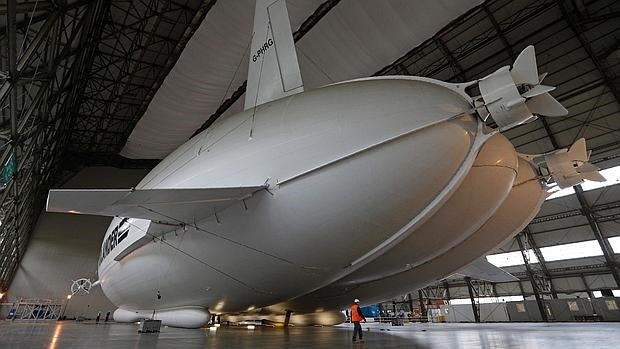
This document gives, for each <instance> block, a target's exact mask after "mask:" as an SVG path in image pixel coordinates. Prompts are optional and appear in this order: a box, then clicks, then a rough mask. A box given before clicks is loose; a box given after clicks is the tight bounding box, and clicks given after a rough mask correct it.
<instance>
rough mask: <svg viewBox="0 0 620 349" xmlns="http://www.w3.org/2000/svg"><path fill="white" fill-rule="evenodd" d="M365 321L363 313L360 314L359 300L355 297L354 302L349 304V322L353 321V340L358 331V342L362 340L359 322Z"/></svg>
mask: <svg viewBox="0 0 620 349" xmlns="http://www.w3.org/2000/svg"><path fill="white" fill-rule="evenodd" d="M362 321H364V322H366V318H365V317H364V314H362V308H360V300H359V299H356V300H355V303H353V305H352V306H351V322H352V323H353V341H354V342H355V341H356V340H357V339H356V337H357V334H358V333H359V337H360V342H363V341H364V340H363V339H362V325H360V322H362Z"/></svg>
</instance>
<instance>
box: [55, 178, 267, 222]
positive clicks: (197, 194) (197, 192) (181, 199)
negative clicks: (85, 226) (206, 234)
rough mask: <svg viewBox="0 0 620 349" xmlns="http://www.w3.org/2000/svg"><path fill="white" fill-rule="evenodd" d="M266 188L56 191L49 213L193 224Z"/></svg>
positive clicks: (262, 186) (261, 186)
mask: <svg viewBox="0 0 620 349" xmlns="http://www.w3.org/2000/svg"><path fill="white" fill-rule="evenodd" d="M264 188H265V186H264V185H260V186H248V187H225V188H197V189H176V188H171V189H94V190H90V189H85V190H82V189H54V190H50V192H49V196H48V197H47V211H48V212H59V213H74V214H87V215H98V216H118V217H128V218H139V219H148V220H151V221H154V222H161V223H169V224H180V223H193V222H197V221H199V220H201V219H204V218H207V217H209V216H211V215H213V214H214V212H215V211H216V210H221V209H223V208H224V207H226V206H228V205H230V204H232V203H234V202H239V201H241V200H243V199H246V198H249V197H250V196H252V194H254V193H256V192H257V191H259V190H262V189H264Z"/></svg>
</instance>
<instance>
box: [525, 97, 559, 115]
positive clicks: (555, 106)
mask: <svg viewBox="0 0 620 349" xmlns="http://www.w3.org/2000/svg"><path fill="white" fill-rule="evenodd" d="M525 105H527V107H528V109H529V110H530V112H532V114H538V115H544V116H564V115H567V114H568V110H566V108H564V106H563V105H562V104H560V102H558V101H557V100H556V99H555V98H553V97H551V95H550V94H548V93H546V92H545V93H543V94H540V95H538V96H534V97H532V98H530V99H529V100H528V101H527V102H525Z"/></svg>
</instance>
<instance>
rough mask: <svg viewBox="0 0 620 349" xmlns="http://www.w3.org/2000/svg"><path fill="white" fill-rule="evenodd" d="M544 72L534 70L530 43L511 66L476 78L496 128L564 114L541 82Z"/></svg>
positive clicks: (551, 87)
mask: <svg viewBox="0 0 620 349" xmlns="http://www.w3.org/2000/svg"><path fill="white" fill-rule="evenodd" d="M546 76H547V73H543V74H538V69H537V67H536V53H535V51H534V46H531V45H530V46H528V47H526V48H525V49H524V50H523V51H522V52H521V53H520V54H519V56H518V57H517V59H516V60H515V62H514V64H513V65H512V68H511V67H508V66H504V67H502V68H499V69H498V70H497V71H495V72H494V73H492V74H490V75H488V76H486V77H484V78H482V79H480V80H479V81H478V87H479V88H480V93H481V95H482V99H483V101H484V106H485V107H486V110H487V111H488V112H489V113H490V114H491V116H492V117H493V120H494V121H495V123H496V124H497V125H498V127H499V129H500V131H503V130H505V129H509V128H512V127H515V126H517V125H520V124H523V123H526V122H530V121H532V120H534V119H535V118H536V117H537V116H564V115H567V114H568V110H566V108H564V107H563V106H562V104H560V102H558V101H557V100H556V99H555V98H553V97H552V96H551V94H549V92H551V91H553V90H555V87H553V86H547V85H543V84H542V82H543V80H544V79H545V77H546Z"/></svg>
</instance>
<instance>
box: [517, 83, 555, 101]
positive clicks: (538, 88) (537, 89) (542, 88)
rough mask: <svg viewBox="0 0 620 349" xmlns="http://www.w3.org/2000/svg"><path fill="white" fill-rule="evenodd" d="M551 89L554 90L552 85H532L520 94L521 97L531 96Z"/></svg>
mask: <svg viewBox="0 0 620 349" xmlns="http://www.w3.org/2000/svg"><path fill="white" fill-rule="evenodd" d="M553 90H555V87H554V86H545V85H536V86H534V87H532V88H531V89H529V90H528V91H526V92H525V93H524V94H522V95H521V97H525V98H532V97H536V96H538V95H541V94H543V93H547V92H551V91H553Z"/></svg>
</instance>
